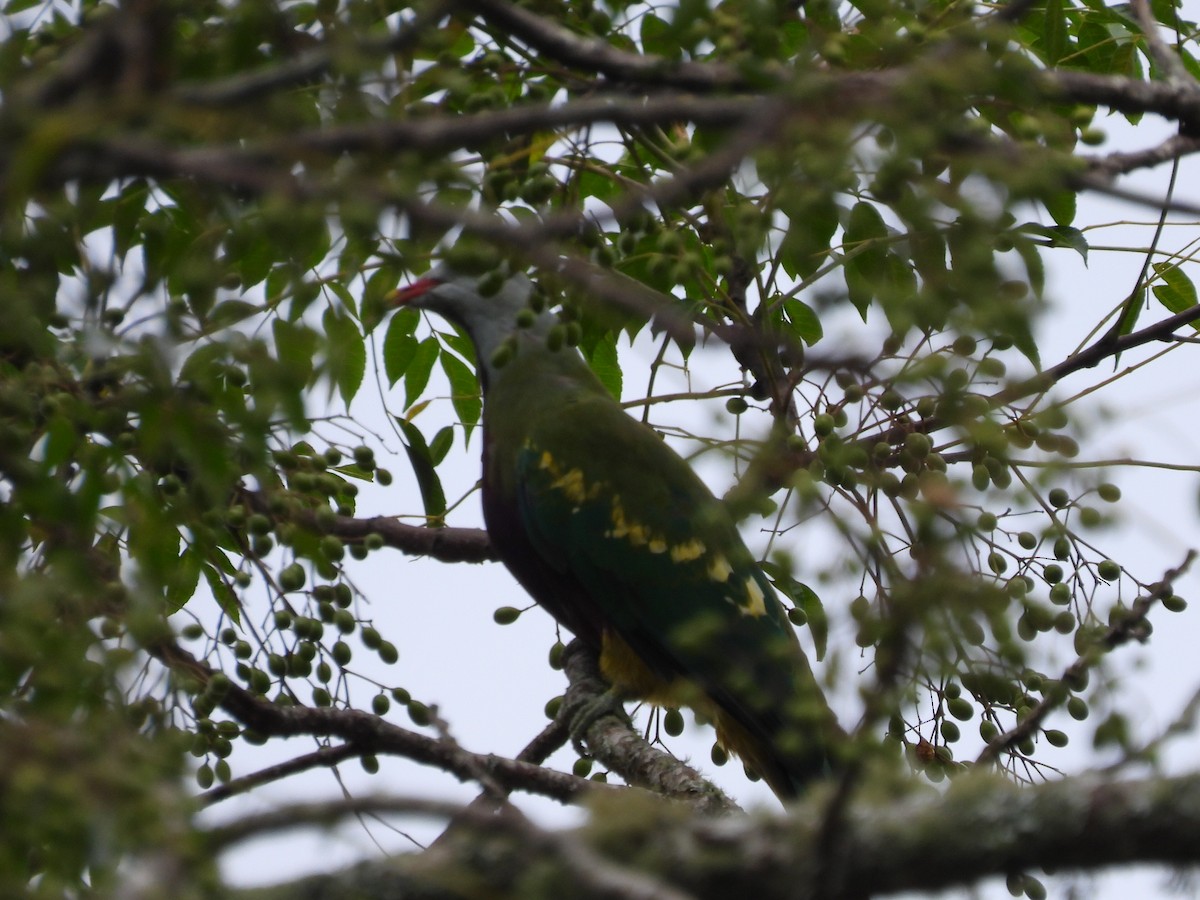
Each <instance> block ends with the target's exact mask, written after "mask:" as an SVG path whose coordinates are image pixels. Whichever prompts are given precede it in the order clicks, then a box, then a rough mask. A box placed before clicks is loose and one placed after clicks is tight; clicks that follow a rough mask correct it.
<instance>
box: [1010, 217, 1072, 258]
mask: <svg viewBox="0 0 1200 900" xmlns="http://www.w3.org/2000/svg"><path fill="white" fill-rule="evenodd" d="M1020 230H1021V231H1023V232H1025V233H1027V234H1038V235H1041V236H1042V237H1044V238H1048V239H1049V241H1050V246H1051V247H1069V248H1070V249H1072V250H1074V251H1075V252H1076V253H1078V254H1079V255H1080V256H1082V257H1083V261H1084V263H1086V262H1087V261H1088V242H1087V237H1086V236H1085V235H1084V233H1083V232H1082V231H1080V230H1079V229H1078V228H1072V227H1071V226H1069V225H1041V224H1039V223H1037V222H1027V223H1025V224H1024V225H1022V226H1021V228H1020Z"/></svg>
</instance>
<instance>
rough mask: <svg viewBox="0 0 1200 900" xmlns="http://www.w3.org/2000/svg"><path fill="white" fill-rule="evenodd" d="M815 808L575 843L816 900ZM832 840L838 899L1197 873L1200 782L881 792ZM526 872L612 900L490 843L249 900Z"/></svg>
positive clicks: (523, 885) (675, 876) (551, 847)
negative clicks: (1144, 866)
mask: <svg viewBox="0 0 1200 900" xmlns="http://www.w3.org/2000/svg"><path fill="white" fill-rule="evenodd" d="M866 796H868V797H871V796H872V795H870V794H866ZM631 797H632V795H631ZM819 803H820V798H814V799H813V801H811V802H810V803H809V804H807V805H801V806H798V807H795V808H794V809H793V810H792V814H791V815H790V816H788V817H778V818H774V819H766V818H763V817H754V818H741V817H735V818H729V817H725V818H718V819H712V818H708V817H700V816H697V817H692V818H688V819H680V818H679V817H678V813H677V810H678V807H673V808H672V807H669V806H666V805H663V804H649V803H645V804H643V803H631V804H629V805H622V806H620V807H612V808H608V809H605V810H602V811H600V812H598V813H597V814H596V819H597V820H596V821H595V822H594V823H593V824H592V825H591V826H589V827H587V828H585V829H582V830H580V831H579V832H575V833H574V834H575V835H576V836H577V837H578V839H579V840H581V841H585V842H588V843H589V844H590V845H591V846H593V847H595V848H596V850H597V852H604V851H605V850H607V852H608V853H609V854H612V855H614V856H616V857H617V858H618V859H619V860H620V862H621V864H622V865H630V864H631V863H636V864H638V865H640V866H641V869H642V871H646V872H647V873H649V874H651V875H653V876H656V877H657V878H658V879H661V880H663V881H665V882H667V883H669V884H670V885H672V886H674V887H675V888H677V889H680V890H682V891H685V892H687V893H688V894H689V895H691V896H693V897H696V898H700V900H706V898H714V900H716V898H721V900H724V898H727V897H729V896H731V895H733V894H735V893H736V894H737V895H752V896H754V897H756V898H759V900H774V898H780V900H783V898H788V900H808V898H815V897H816V896H817V894H816V884H817V882H816V878H817V873H818V872H819V871H820V866H821V859H820V852H819V846H820V845H819V840H818V830H819V827H820V826H819V814H818V804H819ZM843 839H844V840H845V841H846V846H847V853H848V857H849V858H850V859H852V860H854V865H853V866H852V867H850V870H849V871H848V872H847V873H846V881H845V883H844V885H843V894H842V896H847V897H849V896H872V895H882V894H888V893H895V892H898V891H905V890H907V891H935V890H941V889H945V888H949V887H954V886H969V885H972V884H975V883H977V882H978V881H979V880H980V879H982V878H986V877H989V876H993V875H1004V874H1007V873H1010V872H1012V871H1020V870H1022V869H1032V868H1038V867H1041V866H1052V867H1054V868H1055V869H1057V870H1059V871H1063V870H1069V869H1079V870H1086V871H1101V870H1104V869H1108V868H1111V867H1113V866H1118V865H1125V864H1130V863H1154V862H1158V863H1166V864H1170V865H1187V864H1195V863H1200V775H1189V776H1185V777H1179V778H1152V779H1143V780H1136V781H1116V780H1112V779H1105V778H1100V777H1098V776H1095V775H1085V776H1079V777H1076V778H1068V779H1064V780H1063V781H1059V782H1055V783H1052V784H1042V785H1038V786H1036V787H1025V788H1019V787H1016V786H1014V785H1013V784H1011V783H1010V782H1007V781H1005V780H1002V779H1000V778H997V777H993V776H985V775H982V774H976V775H968V776H963V777H961V778H959V779H958V780H957V781H956V783H955V784H954V785H953V786H952V787H951V788H950V790H949V791H947V792H945V793H944V794H943V793H937V792H934V791H931V790H923V791H921V792H920V793H918V794H914V795H912V796H909V797H907V798H903V799H900V800H895V799H891V794H890V792H889V791H880V792H879V793H878V794H877V795H875V796H874V797H873V798H872V799H867V800H859V801H857V802H855V803H853V804H851V807H850V810H849V813H848V816H847V823H846V829H845V833H844V837H843ZM631 848H636V852H631ZM531 870H536V871H538V872H540V873H541V875H540V878H541V879H543V880H542V882H541V883H556V882H557V883H571V884H572V888H573V889H572V892H571V895H572V896H573V897H577V898H583V900H587V898H593V897H600V896H611V895H608V894H605V893H602V892H601V890H600V889H598V888H597V886H596V885H594V884H587V883H575V882H574V881H572V880H570V877H569V872H568V870H567V868H566V866H564V864H563V861H562V859H561V858H559V857H558V856H557V855H556V853H555V844H554V843H553V842H539V844H537V845H536V846H531V845H530V844H529V843H528V842H523V841H521V840H519V839H517V837H516V836H514V835H501V834H497V833H495V831H494V830H493V832H492V833H491V834H490V835H486V836H485V835H482V834H481V835H480V837H479V840H477V841H475V842H473V843H471V844H470V845H469V846H467V847H465V848H464V850H463V852H462V853H461V854H458V855H453V856H448V855H445V854H436V855H426V856H424V857H421V856H410V857H407V858H405V859H402V860H398V861H390V862H381V863H377V864H370V865H364V866H358V867H356V868H355V869H354V870H352V871H350V872H343V873H336V874H334V875H329V876H320V877H317V878H310V879H305V880H304V881H303V882H298V883H292V884H288V885H286V886H280V887H278V888H275V889H273V890H271V891H268V892H262V893H260V894H256V895H255V896H258V897H261V898H263V900H266V898H268V897H289V898H292V897H297V896H303V897H306V898H309V900H319V898H324V897H343V896H346V891H347V890H348V888H349V886H350V885H351V884H352V885H353V886H354V888H355V889H356V890H357V891H358V893H355V894H354V896H361V897H364V898H370V897H383V896H396V895H397V894H396V893H395V892H396V891H397V890H398V889H399V888H400V887H401V886H404V887H405V888H406V889H408V890H411V891H413V892H414V893H413V894H412V895H414V896H415V895H418V892H419V895H420V896H422V897H431V898H432V897H449V896H461V893H458V894H454V893H453V892H452V889H451V888H447V887H444V885H446V884H447V883H449V884H452V885H454V889H453V890H459V891H461V890H462V889H463V888H464V886H468V885H477V886H480V887H482V886H483V885H486V886H487V888H488V889H489V891H490V895H491V896H493V897H496V898H507V897H520V896H527V894H523V893H522V892H523V890H526V889H527V888H528V883H527V882H525V881H524V880H523V879H524V875H525V874H526V873H528V872H529V871H531ZM556 873H557V874H556ZM451 874H453V876H454V878H452V879H450V881H449V882H447V878H448V876H450V875H451ZM551 879H553V880H551ZM559 879H567V880H566V881H565V882H559ZM406 896H407V894H406Z"/></svg>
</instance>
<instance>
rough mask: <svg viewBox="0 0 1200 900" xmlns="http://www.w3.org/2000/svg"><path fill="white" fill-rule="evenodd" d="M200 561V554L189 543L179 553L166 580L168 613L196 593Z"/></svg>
mask: <svg viewBox="0 0 1200 900" xmlns="http://www.w3.org/2000/svg"><path fill="white" fill-rule="evenodd" d="M201 562H202V560H201V558H200V554H199V553H198V552H197V551H196V548H195V547H193V546H190V545H189V546H188V547H186V548H185V549H184V551H183V552H182V553H181V554H179V561H178V563H177V564H176V565H175V568H174V570H173V571H172V572H171V577H170V580H169V581H168V582H167V612H168V613H173V612H178V611H179V610H180V609H182V608H183V607H184V605H186V604H187V602H188V601H189V600H191V599H192V597H194V596H195V595H196V585H197V584H199V583H200V566H201ZM218 602H219V601H218Z"/></svg>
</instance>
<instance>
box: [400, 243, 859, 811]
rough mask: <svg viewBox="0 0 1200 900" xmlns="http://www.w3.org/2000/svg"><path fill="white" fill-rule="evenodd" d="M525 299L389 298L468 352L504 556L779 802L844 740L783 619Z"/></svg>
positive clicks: (613, 665)
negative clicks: (466, 342) (709, 731)
mask: <svg viewBox="0 0 1200 900" xmlns="http://www.w3.org/2000/svg"><path fill="white" fill-rule="evenodd" d="M533 293H534V285H533V282H532V281H531V280H530V278H529V277H528V276H527V275H526V274H524V273H523V272H516V273H503V272H502V273H500V277H499V280H498V278H497V273H496V272H494V271H493V272H492V273H487V274H484V275H482V276H479V277H476V276H473V275H468V274H463V273H461V272H458V271H456V270H454V269H453V268H450V267H449V266H447V265H445V264H442V265H438V266H436V267H435V268H434V269H432V270H431V271H430V272H428V273H427V274H426V275H424V276H422V277H420V278H417V279H416V280H415V281H412V282H411V283H409V284H408V285H406V286H404V287H401V288H399V289H397V290H396V291H395V292H394V294H393V295H392V298H391V299H392V303H393V305H396V306H400V305H404V306H410V307H414V308H417V309H420V310H426V311H429V312H433V313H436V314H438V315H440V316H441V317H442V318H444V319H446V320H448V321H449V322H450V323H451V324H453V325H454V326H457V327H458V328H459V329H460V330H461V331H462V332H464V333H465V334H466V335H467V337H468V338H469V339H470V341H471V342H472V344H473V345H474V348H475V353H476V369H477V372H478V376H479V380H480V385H481V388H482V392H483V478H482V503H483V515H484V521H485V524H486V527H487V532H488V535H489V537H490V540H491V542H492V544H493V546H494V548H495V550H496V552H497V555H498V556H499V558H500V560H501V561H502V562H503V563H504V564H505V566H506V567H507V568H508V569H509V570H510V571H511V573H512V574H513V575H514V576H515V578H516V580H517V581H518V582H519V583H520V585H521V586H522V587H523V588H524V589H525V591H526V592H527V593H528V594H529V595H530V596H531V597H532V598H533V599H534V600H535V601H537V603H538V604H539V605H541V606H542V607H543V608H544V609H545V610H546V611H547V612H549V613H550V615H551V616H553V617H554V619H556V620H557V621H558V623H559V624H560V625H562V626H563V627H564V628H566V629H567V630H569V631H570V632H572V633H573V634H574V635H575V636H576V637H577V638H579V639H580V640H582V641H584V642H585V643H586V644H589V645H591V646H592V647H593V648H594V649H595V650H596V651H597V653H598V656H599V660H600V669H601V672H602V673H603V675H604V676H605V677H606V678H607V679H608V681H609V682H610V683H611V684H612V686H613V689H614V691H615V693H616V695H617V696H619V697H620V698H621V699H629V700H634V699H638V700H645V701H647V702H650V703H651V704H655V705H660V706H668V707H678V706H687V707H690V708H691V709H692V710H693V711H695V712H697V713H699V714H700V715H702V716H703V717H705V718H706V719H708V720H709V721H710V722H712V723H713V724H714V725H715V727H716V732H717V741H718V743H719V744H720V745H721V746H722V748H723V749H724V750H726V751H727V752H729V753H731V754H733V755H736V756H739V757H740V758H741V759H742V762H743V764H744V765H745V766H746V768H747V769H748V770H749V771H750V772H752V773H754V774H756V775H758V776H759V777H761V778H762V779H763V780H764V781H766V783H767V785H768V786H769V787H770V788H771V789H772V791H774V793H775V794H776V795H777V796H778V797H779V798H780V800H782V801H785V802H786V801H788V800H791V799H794V798H796V797H798V796H800V795H801V794H802V793H803V792H804V791H805V790H806V789H807V788H808V787H809V786H810V785H811V784H812V783H814V782H815V781H817V780H819V779H822V778H826V777H829V776H830V775H832V774H833V773H834V771H835V766H836V751H837V748H838V746H839V737H840V736H841V735H842V732H841V731H840V729H839V727H838V725H837V722H836V719H835V717H834V714H833V713H832V712H831V710H830V707H829V706H828V704H827V702H826V699H825V696H824V694H823V692H822V690H821V687H820V685H819V683H818V682H817V680H816V678H815V676H814V674H813V672H812V669H811V667H810V666H809V662H808V659H807V657H806V656H805V653H804V651H803V649H802V648H801V646H800V642H799V640H798V639H797V636H796V632H795V630H794V628H793V627H792V625H791V623H790V622H789V620H788V617H787V613H786V610H785V609H784V607H783V605H782V604H781V603H780V601H779V599H778V597H777V595H776V593H775V591H774V588H773V587H772V585H771V582H770V581H769V580H768V578H767V577H766V575H765V574H764V573H763V571H762V569H761V568H760V567H759V566H758V564H757V562H756V561H755V559H754V556H753V555H752V554H751V552H750V551H749V549H748V548H747V547H746V545H745V543H744V541H743V540H742V538H741V536H740V534H739V532H738V529H737V526H736V523H735V522H734V520H733V518H732V516H731V514H730V513H729V511H728V510H727V509H726V507H725V506H724V505H723V504H722V502H721V501H720V500H718V499H717V498H716V497H715V496H714V495H713V493H712V492H711V491H710V490H709V489H708V487H707V486H706V485H705V483H704V482H703V481H702V480H701V479H700V477H699V476H698V475H697V474H696V473H695V471H694V470H693V469H692V468H691V466H690V465H689V464H688V463H687V462H686V461H685V460H684V459H683V458H682V457H681V456H680V455H679V454H678V453H676V452H675V450H673V449H672V448H671V447H670V446H669V445H668V444H667V443H665V442H664V441H663V439H662V438H661V437H660V436H659V435H658V433H657V432H655V431H654V430H653V429H652V428H650V427H649V426H648V425H645V424H643V423H642V422H639V421H638V420H636V419H634V418H632V417H631V416H629V415H628V414H627V413H626V412H625V411H624V409H622V407H621V405H620V404H619V403H618V402H617V401H616V399H615V398H614V397H613V396H612V394H610V393H609V391H608V389H607V388H606V387H605V386H604V384H603V383H602V382H601V381H600V380H599V379H598V378H597V377H596V375H595V374H594V373H593V372H592V370H591V368H590V367H589V366H588V364H587V362H586V361H585V360H584V359H583V357H582V356H581V355H580V353H579V352H578V350H576V349H575V348H574V347H573V346H570V342H569V341H564V340H562V336H563V330H564V326H563V325H562V324H561V323H560V322H559V320H558V317H557V316H556V315H555V314H554V313H552V312H551V311H549V310H548V309H542V310H540V311H535V310H534V308H533V307H532V306H531V298H532V296H533Z"/></svg>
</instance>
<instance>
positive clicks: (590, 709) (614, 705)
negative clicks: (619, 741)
mask: <svg viewBox="0 0 1200 900" xmlns="http://www.w3.org/2000/svg"><path fill="white" fill-rule="evenodd" d="M605 716H616V717H617V718H618V719H620V720H621V721H622V722H624V723H626V724H628V723H629V722H630V718H629V714H628V713H627V712H625V703H624V701H623V700H622V699H621V696H620V694H618V693H617V691H615V690H607V691H605V692H604V693H603V694H601V695H599V696H598V697H591V698H589V699H588V700H587V702H586V703H581V704H580V705H579V707H578V708H577V709H573V710H569V711H568V713H567V731H568V733H569V734H570V735H571V746H572V747H574V748H575V752H576V753H578V754H579V755H580V756H589V755H590V754H589V753H588V752H587V750H586V748H585V747H584V738H585V737H586V736H587V733H588V730H589V729H590V728H591V727H592V726H593V725H594V724H596V722H598V721H600V720H601V719H603V718H604V717H605Z"/></svg>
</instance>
